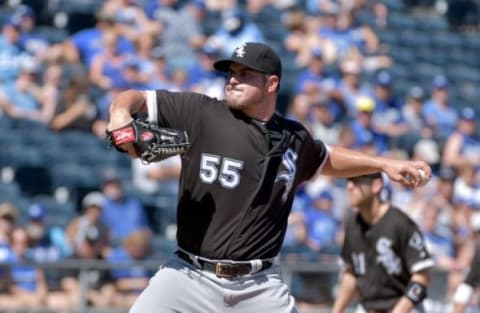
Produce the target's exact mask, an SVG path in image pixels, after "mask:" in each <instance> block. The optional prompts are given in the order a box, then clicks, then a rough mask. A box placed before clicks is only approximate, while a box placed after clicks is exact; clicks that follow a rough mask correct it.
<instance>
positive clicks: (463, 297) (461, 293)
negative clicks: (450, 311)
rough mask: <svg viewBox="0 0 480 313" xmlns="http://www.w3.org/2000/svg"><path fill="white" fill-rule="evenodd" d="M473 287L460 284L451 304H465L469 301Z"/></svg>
mask: <svg viewBox="0 0 480 313" xmlns="http://www.w3.org/2000/svg"><path fill="white" fill-rule="evenodd" d="M473 291H474V290H473V287H472V286H470V285H468V284H465V283H463V284H461V285H460V286H458V287H457V290H456V291H455V294H454V295H453V302H455V303H461V304H466V303H468V302H469V301H470V298H471V297H472V295H473Z"/></svg>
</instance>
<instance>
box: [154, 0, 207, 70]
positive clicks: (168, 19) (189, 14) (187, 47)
mask: <svg viewBox="0 0 480 313" xmlns="http://www.w3.org/2000/svg"><path fill="white" fill-rule="evenodd" d="M204 9H205V6H204V5H203V3H202V2H198V1H195V2H193V3H185V5H184V6H181V5H180V1H178V0H161V1H160V0H157V3H156V7H155V8H153V9H151V10H150V12H151V13H150V14H152V15H151V17H152V18H153V19H154V20H156V21H159V22H160V23H161V25H162V32H161V35H160V38H161V42H160V47H162V48H163V50H164V54H165V59H166V62H167V66H168V68H169V69H172V70H173V69H182V70H187V69H188V68H190V67H191V66H193V63H194V62H195V60H196V58H195V50H196V49H198V48H200V47H201V46H202V45H203V44H204V42H205V36H204V34H203V30H202V26H201V23H202V19H203V16H204V12H203V11H204Z"/></svg>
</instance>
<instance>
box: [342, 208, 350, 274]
mask: <svg viewBox="0 0 480 313" xmlns="http://www.w3.org/2000/svg"><path fill="white" fill-rule="evenodd" d="M351 219H352V217H351V216H348V217H347V219H346V222H345V236H344V239H343V244H342V249H341V251H340V260H339V262H340V268H341V269H342V270H346V269H349V268H353V262H352V259H351V257H350V256H351V254H352V253H351V251H350V242H349V240H348V238H349V237H350V236H351V234H350V231H349V229H350V227H349V225H351V224H352V223H351Z"/></svg>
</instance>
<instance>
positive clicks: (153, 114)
mask: <svg viewBox="0 0 480 313" xmlns="http://www.w3.org/2000/svg"><path fill="white" fill-rule="evenodd" d="M144 93H145V97H146V98H147V101H146V102H147V109H148V121H149V122H155V123H157V124H158V119H157V118H158V107H157V93H156V92H155V90H145V91H144Z"/></svg>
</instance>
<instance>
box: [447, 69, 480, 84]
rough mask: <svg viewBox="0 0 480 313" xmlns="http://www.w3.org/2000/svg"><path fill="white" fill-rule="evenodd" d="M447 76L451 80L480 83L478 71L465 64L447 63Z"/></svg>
mask: <svg viewBox="0 0 480 313" xmlns="http://www.w3.org/2000/svg"><path fill="white" fill-rule="evenodd" d="M446 73H447V76H448V78H449V79H450V80H451V81H453V82H463V81H470V82H473V83H475V84H479V83H480V72H479V70H478V69H477V68H472V67H470V66H466V65H455V64H454V65H449V66H447V67H446Z"/></svg>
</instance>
